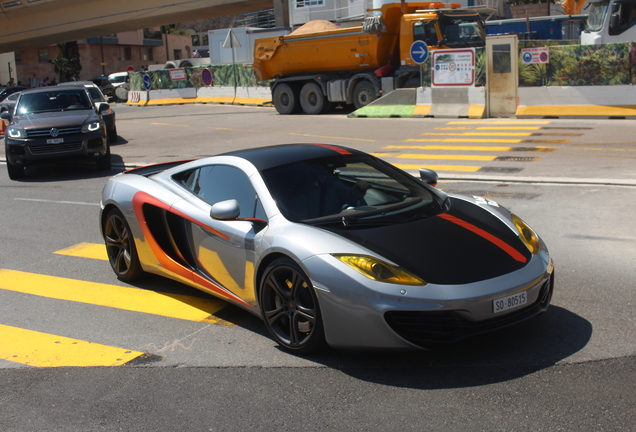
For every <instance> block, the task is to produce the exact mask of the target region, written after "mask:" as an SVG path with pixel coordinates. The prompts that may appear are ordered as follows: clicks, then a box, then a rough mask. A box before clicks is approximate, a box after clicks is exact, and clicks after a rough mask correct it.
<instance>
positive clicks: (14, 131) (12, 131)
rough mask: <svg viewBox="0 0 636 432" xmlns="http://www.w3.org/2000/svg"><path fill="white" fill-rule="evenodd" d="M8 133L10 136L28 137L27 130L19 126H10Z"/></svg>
mask: <svg viewBox="0 0 636 432" xmlns="http://www.w3.org/2000/svg"><path fill="white" fill-rule="evenodd" d="M7 135H8V136H9V138H26V137H27V134H26V131H25V130H24V129H22V128H18V127H10V128H9V129H7Z"/></svg>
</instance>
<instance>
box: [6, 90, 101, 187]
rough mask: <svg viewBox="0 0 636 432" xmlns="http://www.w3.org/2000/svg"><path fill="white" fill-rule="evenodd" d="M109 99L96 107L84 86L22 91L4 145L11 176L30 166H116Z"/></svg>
mask: <svg viewBox="0 0 636 432" xmlns="http://www.w3.org/2000/svg"><path fill="white" fill-rule="evenodd" d="M108 109H110V107H109V105H108V104H107V103H103V104H101V105H99V109H97V108H96V107H95V105H94V104H93V101H92V99H91V97H90V95H89V94H88V91H87V90H86V88H84V87H80V86H74V87H68V88H61V87H42V88H38V89H31V90H25V91H23V92H22V93H21V94H20V98H19V99H18V102H17V104H16V107H15V110H14V112H13V116H12V117H11V116H10V115H9V114H8V113H2V114H0V117H2V118H3V119H6V120H10V121H11V123H10V124H9V127H8V128H7V130H6V131H5V138H4V148H5V154H6V159H7V171H8V174H9V178H11V179H13V180H15V179H17V178H20V177H23V176H24V169H25V167H26V166H28V165H32V164H37V163H42V162H51V161H55V160H57V161H68V160H72V159H76V158H88V159H93V160H95V162H96V163H97V168H98V169H103V170H109V169H110V168H111V161H110V147H109V144H108V138H107V132H106V123H105V122H104V118H103V116H102V112H104V111H107V110H108Z"/></svg>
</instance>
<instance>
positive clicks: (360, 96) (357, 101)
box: [353, 80, 378, 109]
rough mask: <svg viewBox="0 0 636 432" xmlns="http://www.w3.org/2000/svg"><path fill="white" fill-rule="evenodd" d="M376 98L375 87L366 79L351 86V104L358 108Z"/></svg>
mask: <svg viewBox="0 0 636 432" xmlns="http://www.w3.org/2000/svg"><path fill="white" fill-rule="evenodd" d="M377 98H378V96H377V94H376V92H375V87H374V86H373V84H371V83H370V82H369V81H367V80H362V81H360V82H358V83H357V84H356V86H355V87H354V88H353V105H354V106H355V108H356V109H360V108H362V107H364V106H367V105H369V104H370V103H371V102H373V101H374V100H376V99H377Z"/></svg>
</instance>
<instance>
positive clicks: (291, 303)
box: [259, 258, 326, 354]
mask: <svg viewBox="0 0 636 432" xmlns="http://www.w3.org/2000/svg"><path fill="white" fill-rule="evenodd" d="M259 302H260V307H261V313H262V315H263V319H264V320H265V326H266V327H267V330H268V331H269V333H270V334H271V335H272V337H273V338H274V340H276V342H278V343H279V344H280V345H281V346H282V347H283V348H284V349H285V350H286V351H288V352H291V353H294V354H309V353H312V352H315V351H318V350H320V349H321V348H323V347H324V346H325V345H326V342H325V332H324V328H323V324H322V317H321V314H320V307H319V305H318V297H317V296H316V293H315V291H314V287H313V286H312V284H311V282H310V281H309V278H308V277H307V276H306V275H305V273H304V272H303V271H302V269H301V268H300V267H299V266H298V265H297V264H296V263H295V262H294V261H292V260H291V259H289V258H278V259H276V260H274V261H273V262H272V263H271V264H270V265H269V266H268V267H267V269H266V270H265V274H264V275H263V278H262V280H261V285H260V291H259Z"/></svg>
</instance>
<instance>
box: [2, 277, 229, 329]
mask: <svg viewBox="0 0 636 432" xmlns="http://www.w3.org/2000/svg"><path fill="white" fill-rule="evenodd" d="M0 289H4V290H7V291H16V292H21V293H25V294H32V295H37V296H41V297H48V298H54V299H58V300H67V301H73V302H79V303H88V304H92V305H97V306H106V307H111V308H116V309H123V310H128V311H133V312H142V313H147V314H153V315H160V316H165V317H170V318H177V319H183V320H188V321H198V322H209V323H215V324H225V325H232V324H231V323H228V322H226V321H224V320H222V319H220V318H216V317H214V316H213V314H214V313H216V312H218V311H219V310H221V309H223V308H224V307H225V306H226V305H227V304H226V303H225V302H223V301H220V300H216V299H213V298H205V297H193V296H187V295H182V294H172V293H161V292H156V291H149V290H143V289H139V288H127V287H121V286H117V285H108V284H102V283H97V282H86V281H81V280H76V279H67V278H61V277H57V276H47V275H41V274H35V273H26V272H21V271H16V270H6V269H0Z"/></svg>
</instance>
